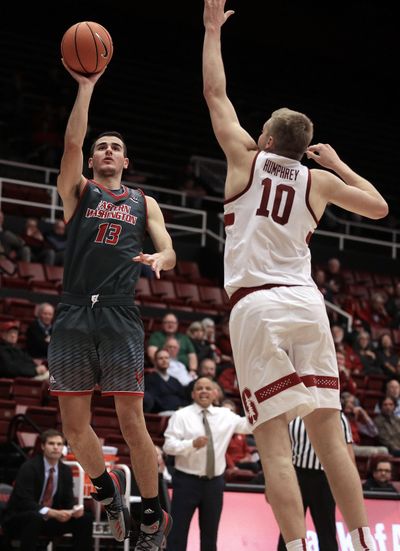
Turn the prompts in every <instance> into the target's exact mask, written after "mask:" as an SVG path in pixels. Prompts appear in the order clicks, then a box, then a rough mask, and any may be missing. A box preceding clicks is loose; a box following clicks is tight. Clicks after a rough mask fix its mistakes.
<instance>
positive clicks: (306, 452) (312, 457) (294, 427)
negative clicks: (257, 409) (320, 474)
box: [289, 411, 353, 471]
mask: <svg viewBox="0 0 400 551" xmlns="http://www.w3.org/2000/svg"><path fill="white" fill-rule="evenodd" d="M340 419H341V422H342V429H343V434H344V439H345V441H346V443H347V444H351V443H352V442H353V438H352V435H351V428H350V426H349V423H348V421H347V419H346V417H345V415H344V413H343V412H342V411H341V412H340ZM289 435H290V440H291V442H292V453H293V455H292V461H293V465H294V466H295V467H300V468H302V469H315V470H317V471H323V467H322V465H321V463H320V461H319V459H318V457H317V454H316V453H315V451H314V449H313V447H312V446H311V442H310V440H309V439H308V436H307V433H306V429H305V425H304V422H303V419H302V418H301V417H296V418H295V419H293V421H291V422H290V423H289Z"/></svg>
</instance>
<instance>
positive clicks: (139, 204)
mask: <svg viewBox="0 0 400 551" xmlns="http://www.w3.org/2000/svg"><path fill="white" fill-rule="evenodd" d="M146 225H147V209H146V198H145V196H144V194H143V192H142V191H141V190H138V189H129V188H127V187H125V186H121V188H120V189H119V190H118V191H112V190H109V189H107V188H105V187H104V186H102V185H100V184H98V183H96V182H94V181H92V180H88V181H87V183H86V186H85V188H84V190H83V191H82V194H81V197H80V199H79V203H78V205H77V207H76V209H75V212H74V214H73V216H72V218H71V219H70V220H69V222H68V225H67V229H68V239H67V248H66V251H65V260H64V280H63V290H64V292H68V293H73V294H77V295H92V294H94V293H99V294H103V295H132V296H133V291H134V288H135V284H136V282H137V279H138V278H139V276H140V269H141V265H140V264H139V263H137V262H133V260H132V258H133V257H134V256H136V255H138V254H139V253H140V252H141V251H142V250H143V241H144V239H145V235H146Z"/></svg>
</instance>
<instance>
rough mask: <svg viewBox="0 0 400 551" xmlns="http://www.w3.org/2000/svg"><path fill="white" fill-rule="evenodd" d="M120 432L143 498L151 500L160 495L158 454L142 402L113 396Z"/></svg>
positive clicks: (130, 397) (137, 398) (138, 397)
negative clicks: (147, 424)
mask: <svg viewBox="0 0 400 551" xmlns="http://www.w3.org/2000/svg"><path fill="white" fill-rule="evenodd" d="M114 400H115V409H116V411H117V415H118V419H119V423H120V427H121V432H122V435H123V437H124V439H125V441H126V443H127V444H128V446H129V449H130V452H131V461H132V467H133V472H134V473H135V478H136V482H137V484H138V486H139V490H140V495H141V496H142V497H144V498H152V497H155V496H156V495H158V467H157V453H156V449H155V446H154V444H153V441H152V439H151V438H150V435H149V433H148V431H147V428H146V423H145V420H144V415H143V398H141V397H140V396H118V395H115V396H114Z"/></svg>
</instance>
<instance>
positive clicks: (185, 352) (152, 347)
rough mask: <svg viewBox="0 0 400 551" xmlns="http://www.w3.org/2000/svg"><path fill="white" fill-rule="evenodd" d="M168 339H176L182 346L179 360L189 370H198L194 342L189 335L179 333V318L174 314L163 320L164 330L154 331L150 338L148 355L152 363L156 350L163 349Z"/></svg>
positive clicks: (167, 315)
mask: <svg viewBox="0 0 400 551" xmlns="http://www.w3.org/2000/svg"><path fill="white" fill-rule="evenodd" d="M167 337H175V338H176V339H178V341H179V344H180V349H179V356H178V359H179V361H181V362H182V363H183V364H185V366H186V367H187V368H188V369H189V371H196V370H197V356H196V351H195V349H194V346H193V344H192V341H191V340H190V339H189V337H188V336H187V335H184V334H183V333H179V332H178V318H177V317H176V316H175V314H173V313H172V312H168V313H167V314H165V315H164V317H163V319H162V330H161V331H154V332H153V333H151V335H150V337H149V342H148V346H147V355H148V357H149V359H150V360H151V361H153V359H154V354H155V352H156V350H158V349H159V348H162V347H163V346H164V343H165V341H166V339H167Z"/></svg>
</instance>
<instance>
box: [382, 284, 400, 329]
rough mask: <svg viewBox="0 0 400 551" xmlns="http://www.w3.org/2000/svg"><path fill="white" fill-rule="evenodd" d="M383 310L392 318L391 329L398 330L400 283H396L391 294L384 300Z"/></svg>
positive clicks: (399, 325)
mask: <svg viewBox="0 0 400 551" xmlns="http://www.w3.org/2000/svg"><path fill="white" fill-rule="evenodd" d="M385 309H386V312H387V313H388V315H389V316H390V317H391V318H392V324H391V326H392V327H393V329H400V281H398V282H397V283H396V285H395V286H394V289H393V293H392V294H391V295H389V297H388V299H387V300H386V302H385Z"/></svg>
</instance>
